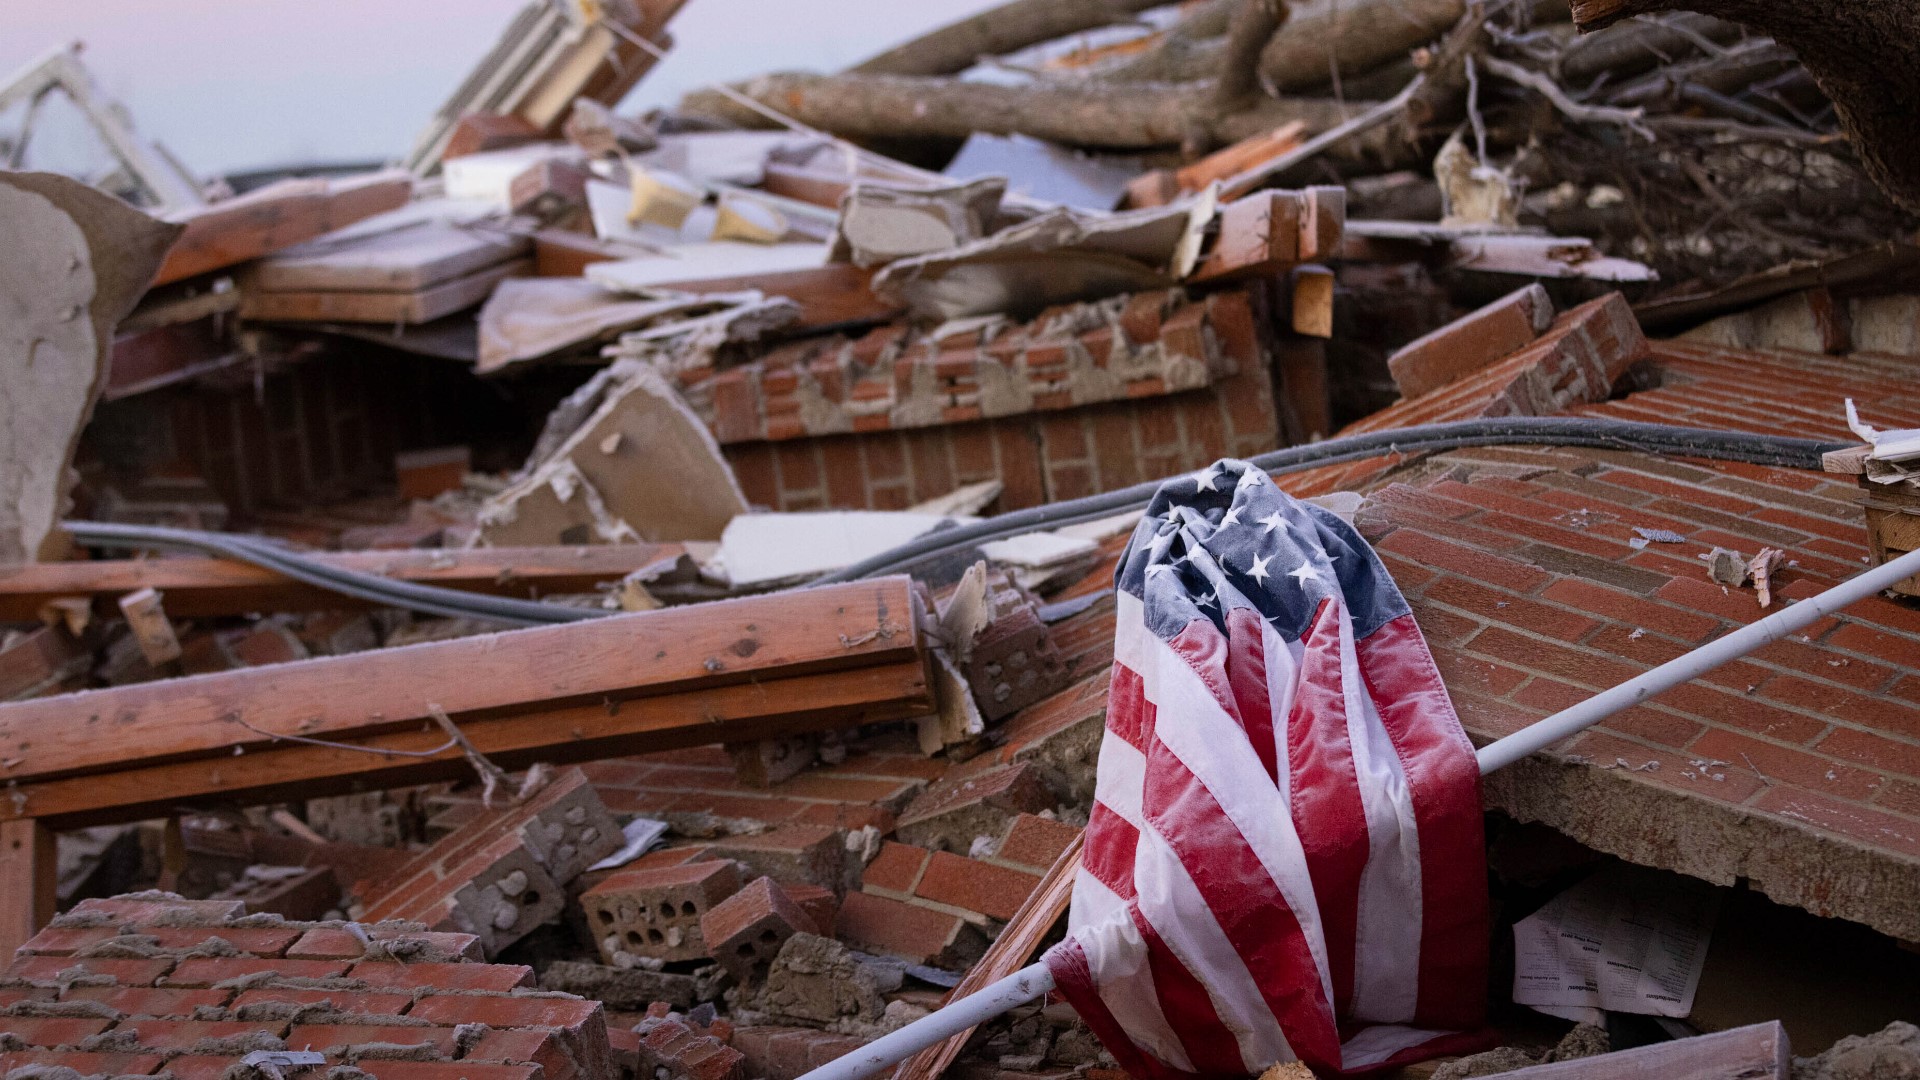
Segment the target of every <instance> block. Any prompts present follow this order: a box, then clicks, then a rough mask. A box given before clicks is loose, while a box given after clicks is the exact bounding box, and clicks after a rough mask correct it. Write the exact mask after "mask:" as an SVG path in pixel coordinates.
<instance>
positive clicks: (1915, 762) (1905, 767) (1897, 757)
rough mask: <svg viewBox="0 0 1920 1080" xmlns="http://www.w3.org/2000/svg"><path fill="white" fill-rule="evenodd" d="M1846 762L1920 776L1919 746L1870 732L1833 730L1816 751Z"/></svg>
mask: <svg viewBox="0 0 1920 1080" xmlns="http://www.w3.org/2000/svg"><path fill="white" fill-rule="evenodd" d="M1816 749H1818V750H1819V751H1820V752H1821V753H1823V754H1831V755H1833V756H1834V757H1837V758H1843V759H1845V760H1847V761H1853V762H1858V763H1859V764H1861V765H1866V766H1868V767H1870V768H1874V769H1885V770H1887V771H1889V772H1896V773H1900V774H1902V775H1904V776H1920V745H1915V744H1914V743H1910V742H1904V741H1901V740H1898V739H1889V738H1886V737H1885V736H1883V735H1879V734H1876V733H1874V732H1871V731H1860V730H1858V729H1856V728H1846V727H1836V728H1834V729H1833V731H1832V732H1830V733H1828V735H1827V737H1826V738H1824V739H1822V740H1820V742H1819V744H1818V746H1817V747H1816Z"/></svg>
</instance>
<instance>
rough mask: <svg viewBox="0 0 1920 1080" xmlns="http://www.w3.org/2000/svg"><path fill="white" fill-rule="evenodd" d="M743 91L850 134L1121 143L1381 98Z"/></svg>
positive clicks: (739, 121) (1052, 86) (856, 87)
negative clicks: (1239, 105) (1226, 100)
mask: <svg viewBox="0 0 1920 1080" xmlns="http://www.w3.org/2000/svg"><path fill="white" fill-rule="evenodd" d="M738 89H739V90H741V91H742V92H744V93H745V94H746V95H747V96H748V97H751V98H753V99H755V100H756V101H759V102H761V103H762V104H765V105H767V106H769V107H771V108H774V109H778V110H780V111H781V112H783V113H785V114H787V115H788V116H791V117H793V118H794V119H796V120H798V121H800V122H801V123H803V124H806V125H807V126H809V127H815V128H819V129H820V130H822V131H827V132H831V133H832V134H835V135H841V136H845V137H848V138H855V139H872V138H910V139H964V138H966V137H967V136H969V135H972V134H973V133H975V132H984V133H987V134H991V135H1014V134H1019V135H1027V136H1031V137H1033V138H1036V139H1045V140H1047V141H1049V142H1056V143H1063V144H1066V145H1068V146H1085V147H1098V148H1103V149H1113V150H1146V149H1155V148H1163V147H1173V146H1179V145H1181V144H1182V142H1183V141H1184V140H1185V139H1186V138H1187V137H1188V136H1189V135H1190V134H1191V133H1192V128H1191V125H1192V124H1193V123H1194V122H1195V118H1199V121H1200V122H1201V123H1203V124H1204V126H1205V128H1206V134H1207V135H1208V136H1209V137H1210V138H1212V139H1213V140H1215V141H1218V142H1223V143H1228V142H1237V141H1239V140H1240V139H1243V138H1246V137H1247V136H1249V135H1253V134H1257V133H1259V132H1264V131H1271V130H1272V129H1274V128H1276V127H1279V126H1280V125H1282V124H1285V123H1288V122H1290V121H1293V120H1300V121H1304V122H1305V123H1306V125H1307V127H1308V129H1309V130H1311V131H1324V130H1326V129H1327V128H1330V127H1334V126H1336V125H1338V124H1339V123H1341V122H1342V121H1344V120H1346V119H1348V118H1349V117H1352V116H1355V115H1357V114H1359V113H1361V112H1363V111H1365V109H1366V107H1367V106H1368V105H1369V104H1371V103H1370V102H1351V103H1348V104H1347V105H1346V106H1344V107H1342V106H1341V105H1338V104H1336V103H1334V102H1331V101H1325V100H1321V99H1318V98H1282V99H1278V100H1276V99H1272V98H1255V99H1253V100H1252V101H1251V102H1250V106H1249V107H1248V108H1245V109H1241V110H1239V111H1236V112H1231V113H1225V114H1220V115H1214V110H1213V109H1212V108H1211V107H1210V94H1211V87H1210V86H1208V85H1206V84H1201V85H1198V86H1190V87H1175V86H1136V87H1129V88H1126V89H1124V90H1120V89H1117V88H1115V87H1113V86H1111V85H1108V84H1104V83H1088V84H1084V85H1082V84H1078V83H1062V84H1056V83H1043V84H1039V85H1033V86H998V85H993V84H990V83H973V82H960V81H958V80H954V79H936V78H912V77H907V76H898V75H800V74H783V75H764V76H761V77H760V78H757V79H753V80H751V81H749V82H747V83H744V84H741V85H740V86H739V87H738ZM680 111H681V112H684V113H689V114H693V115H698V116H707V117H713V118H715V119H719V120H724V121H726V122H728V123H732V124H736V125H739V126H742V127H765V126H766V125H767V121H766V120H765V119H764V118H762V117H761V116H759V115H758V114H756V113H754V112H753V111H752V110H749V109H745V108H743V107H741V106H739V105H737V104H735V103H733V102H731V101H728V100H727V99H726V98H725V97H724V96H722V95H721V94H719V93H717V92H715V91H712V90H702V91H697V92H695V93H692V94H688V95H687V96H686V97H685V98H682V99H681V102H680Z"/></svg>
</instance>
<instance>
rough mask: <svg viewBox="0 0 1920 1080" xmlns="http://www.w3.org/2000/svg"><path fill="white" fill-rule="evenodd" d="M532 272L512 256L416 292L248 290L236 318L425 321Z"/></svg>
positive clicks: (528, 264)
mask: <svg viewBox="0 0 1920 1080" xmlns="http://www.w3.org/2000/svg"><path fill="white" fill-rule="evenodd" d="M531 273H533V260H532V259H514V260H512V261H510V262H504V263H500V264H498V265H494V266H488V267H485V268H483V269H480V270H475V271H473V272H472V273H470V274H468V275H466V276H465V277H460V278H455V279H453V280H451V281H447V282H443V283H440V284H437V285H432V286H428V287H427V288H424V289H421V290H419V291H417V292H388V291H374V290H368V291H345V290H341V291H329V290H311V291H304V292H268V291H261V290H254V289H249V290H248V291H247V292H246V293H245V294H244V298H243V299H242V300H241V302H240V317H241V318H244V319H253V320H258V321H264V322H367V323H409V324H418V323H428V322H432V321H433V320H435V319H438V318H441V317H442V316H445V315H451V314H453V313H454V312H456V311H464V310H466V309H467V308H470V307H473V306H475V305H477V304H479V303H480V302H481V301H483V300H485V299H486V298H487V297H488V296H491V295H492V294H493V289H494V286H496V285H498V284H500V283H501V282H502V281H505V280H506V279H507V278H510V277H525V276H527V275H529V274H531Z"/></svg>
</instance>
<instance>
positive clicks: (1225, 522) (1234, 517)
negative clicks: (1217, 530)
mask: <svg viewBox="0 0 1920 1080" xmlns="http://www.w3.org/2000/svg"><path fill="white" fill-rule="evenodd" d="M1240 523H1241V522H1240V508H1239V507H1237V506H1229V507H1227V516H1226V517H1223V518H1221V519H1220V527H1221V528H1223V529H1224V528H1226V527H1227V526H1229V525H1238V524H1240Z"/></svg>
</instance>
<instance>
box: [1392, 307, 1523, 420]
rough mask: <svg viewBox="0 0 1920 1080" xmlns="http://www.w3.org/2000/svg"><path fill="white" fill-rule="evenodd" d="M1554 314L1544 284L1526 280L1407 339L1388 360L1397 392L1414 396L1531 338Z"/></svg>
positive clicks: (1474, 369)
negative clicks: (1519, 286)
mask: <svg viewBox="0 0 1920 1080" xmlns="http://www.w3.org/2000/svg"><path fill="white" fill-rule="evenodd" d="M1552 318H1553V305H1552V303H1551V302H1550V301H1549V300H1548V299H1547V295H1546V290H1544V289H1542V288H1540V286H1538V285H1530V286H1528V287H1526V288H1523V289H1520V290H1517V291H1515V292H1512V293H1509V294H1507V295H1506V296H1504V297H1502V298H1501V299H1499V300H1496V301H1494V302H1493V303H1491V304H1488V305H1487V306H1486V307H1483V308H1481V309H1480V310H1478V311H1475V312H1473V313H1472V314H1470V315H1465V316H1462V317H1461V318H1459V319H1455V320H1454V321H1453V322H1450V323H1448V324H1447V325H1445V326H1443V327H1441V328H1439V329H1438V330H1435V331H1433V332H1432V333H1430V334H1428V335H1426V336H1425V337H1422V338H1419V339H1418V340H1415V341H1413V342H1410V343H1408V344H1407V345H1405V346H1403V347H1402V348H1401V349H1400V350H1399V351H1398V352H1395V353H1394V354H1393V355H1392V356H1390V357H1388V358H1387V366H1388V367H1389V368H1390V369H1391V370H1392V372H1393V381H1394V383H1395V384H1397V385H1398V386H1399V388H1400V393H1401V395H1402V396H1403V397H1408V398H1417V397H1420V396H1422V395H1425V394H1429V393H1432V392H1433V391H1435V390H1438V389H1440V388H1441V387H1443V386H1446V385H1448V384H1449V383H1452V382H1455V381H1457V380H1459V379H1462V378H1465V377H1467V376H1469V375H1472V374H1474V373H1475V372H1478V371H1479V370H1480V369H1481V368H1484V367H1486V366H1487V365H1488V364H1491V363H1493V362H1494V361H1496V360H1499V359H1501V358H1502V357H1505V356H1507V355H1508V354H1510V353H1513V352H1515V351H1517V350H1519V349H1521V348H1523V347H1524V346H1526V345H1528V344H1531V343H1532V342H1533V340H1534V339H1535V338H1536V337H1538V336H1539V335H1540V332H1541V331H1542V330H1544V329H1546V327H1547V325H1548V323H1549V322H1550V321H1551V320H1552Z"/></svg>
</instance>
